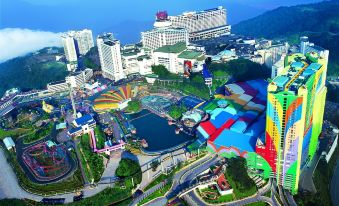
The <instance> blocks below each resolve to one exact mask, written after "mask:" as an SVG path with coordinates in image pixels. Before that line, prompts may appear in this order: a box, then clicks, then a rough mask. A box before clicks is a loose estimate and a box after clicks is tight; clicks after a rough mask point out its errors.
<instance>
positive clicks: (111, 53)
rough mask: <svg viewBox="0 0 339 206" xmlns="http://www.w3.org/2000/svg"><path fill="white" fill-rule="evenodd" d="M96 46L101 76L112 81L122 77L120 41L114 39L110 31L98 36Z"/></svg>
mask: <svg viewBox="0 0 339 206" xmlns="http://www.w3.org/2000/svg"><path fill="white" fill-rule="evenodd" d="M97 46H98V52H99V58H100V65H101V69H102V75H103V77H105V78H108V79H110V80H113V81H118V80H120V79H123V78H124V72H123V67H122V61H121V53H120V41H118V40H116V39H114V37H113V34H112V33H106V34H103V35H100V36H98V38H97Z"/></svg>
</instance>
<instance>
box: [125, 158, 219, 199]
mask: <svg viewBox="0 0 339 206" xmlns="http://www.w3.org/2000/svg"><path fill="white" fill-rule="evenodd" d="M216 161H217V157H215V156H214V157H212V156H209V155H207V156H205V157H203V158H202V159H200V160H198V161H196V162H194V163H192V165H190V166H189V167H186V168H185V169H183V170H181V171H180V172H178V173H176V174H175V175H174V177H173V186H172V188H171V190H170V191H169V193H168V195H167V196H166V197H162V198H159V199H157V200H155V201H152V202H150V203H148V205H162V204H163V203H166V202H167V200H168V199H170V198H172V197H174V196H176V195H177V193H178V192H180V191H181V190H182V189H183V188H185V187H184V185H185V184H187V183H188V182H189V181H190V180H191V179H190V178H191V177H192V176H193V174H195V175H197V174H200V172H199V171H200V170H202V168H206V167H207V168H208V167H209V166H210V165H212V164H215V163H216ZM207 168H206V169H207ZM198 172H199V173H198ZM193 177H194V176H193ZM161 184H162V183H159V184H158V185H156V186H154V187H153V188H155V187H160V185H161ZM153 188H151V189H150V190H152V189H153ZM150 190H147V191H146V192H145V193H147V194H152V193H153V192H154V191H156V190H154V191H151V192H150ZM138 200H139V201H140V199H139V198H138V199H137V201H133V203H131V204H130V205H136V204H137V203H138Z"/></svg>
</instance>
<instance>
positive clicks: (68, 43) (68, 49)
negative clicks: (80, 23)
mask: <svg viewBox="0 0 339 206" xmlns="http://www.w3.org/2000/svg"><path fill="white" fill-rule="evenodd" d="M61 41H62V45H63V47H64V52H65V56H66V59H67V61H68V62H76V61H78V55H77V52H76V48H75V43H74V39H73V37H72V36H69V35H68V34H64V35H62V36H61Z"/></svg>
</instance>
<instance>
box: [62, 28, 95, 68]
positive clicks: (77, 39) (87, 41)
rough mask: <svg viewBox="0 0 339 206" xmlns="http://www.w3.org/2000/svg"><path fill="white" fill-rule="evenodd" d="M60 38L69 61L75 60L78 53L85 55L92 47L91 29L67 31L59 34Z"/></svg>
mask: <svg viewBox="0 0 339 206" xmlns="http://www.w3.org/2000/svg"><path fill="white" fill-rule="evenodd" d="M61 40H62V44H63V46H64V51H65V55H66V59H67V61H69V62H76V61H77V60H78V57H79V56H80V55H85V54H86V53H87V52H88V51H89V50H90V49H91V48H92V47H94V42H93V35H92V31H91V30H89V29H84V30H81V31H69V32H67V33H65V34H63V35H62V36H61Z"/></svg>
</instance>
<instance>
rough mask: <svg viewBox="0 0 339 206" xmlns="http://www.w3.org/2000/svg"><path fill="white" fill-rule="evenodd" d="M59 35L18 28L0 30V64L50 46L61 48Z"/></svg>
mask: <svg viewBox="0 0 339 206" xmlns="http://www.w3.org/2000/svg"><path fill="white" fill-rule="evenodd" d="M60 35H61V33H53V32H47V31H38V30H30V29H20V28H5V29H0V62H4V61H7V60H9V59H12V58H15V57H18V56H23V55H25V54H28V53H30V52H34V51H37V50H39V49H42V48H45V47H51V46H61V40H60Z"/></svg>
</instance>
